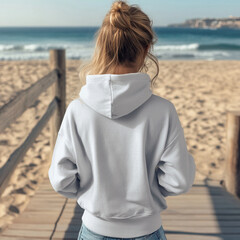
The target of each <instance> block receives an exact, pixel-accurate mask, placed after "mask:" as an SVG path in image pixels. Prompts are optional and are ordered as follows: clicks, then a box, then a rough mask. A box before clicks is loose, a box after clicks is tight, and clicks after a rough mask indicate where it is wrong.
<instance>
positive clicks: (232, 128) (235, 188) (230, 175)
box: [224, 112, 240, 198]
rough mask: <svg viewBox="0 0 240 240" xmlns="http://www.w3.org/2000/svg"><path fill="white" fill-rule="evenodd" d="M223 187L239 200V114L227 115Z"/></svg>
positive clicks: (229, 113)
mask: <svg viewBox="0 0 240 240" xmlns="http://www.w3.org/2000/svg"><path fill="white" fill-rule="evenodd" d="M225 169H226V171H225V179H224V186H225V188H226V190H227V191H228V192H230V193H231V194H233V195H235V196H236V197H238V198H240V112H228V113H227V155H226V166H225Z"/></svg>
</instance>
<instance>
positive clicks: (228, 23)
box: [168, 16, 240, 29]
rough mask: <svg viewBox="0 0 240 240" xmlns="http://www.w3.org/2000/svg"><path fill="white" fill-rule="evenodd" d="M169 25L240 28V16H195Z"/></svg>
mask: <svg viewBox="0 0 240 240" xmlns="http://www.w3.org/2000/svg"><path fill="white" fill-rule="evenodd" d="M168 27H186V28H207V29H218V28H234V29H240V17H233V16H229V17H228V18H193V19H188V20H186V21H185V22H184V23H178V24H177V23H176V24H170V25H168Z"/></svg>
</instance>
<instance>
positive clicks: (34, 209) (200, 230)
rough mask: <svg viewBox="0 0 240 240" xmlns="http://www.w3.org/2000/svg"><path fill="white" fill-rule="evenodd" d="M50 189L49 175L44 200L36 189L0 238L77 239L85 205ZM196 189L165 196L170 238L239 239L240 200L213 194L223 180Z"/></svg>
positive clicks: (164, 218) (166, 227)
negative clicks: (213, 184) (25, 206)
mask: <svg viewBox="0 0 240 240" xmlns="http://www.w3.org/2000/svg"><path fill="white" fill-rule="evenodd" d="M47 182H48V186H47ZM48 189H52V188H51V185H50V183H49V179H46V180H44V181H43V185H42V186H40V187H39V192H40V193H41V194H42V193H43V192H45V193H46V194H44V197H45V203H44V198H41V199H40V196H41V194H39V192H37V194H36V195H34V196H33V197H32V200H31V202H30V204H29V205H28V206H27V208H26V209H25V212H24V213H22V214H21V216H19V217H18V218H16V219H15V220H14V222H13V224H12V225H10V226H9V228H8V229H6V230H5V231H4V232H3V233H2V234H0V239H5V238H7V239H8V238H9V239H11V237H16V239H21V238H25V239H30V238H32V239H39V238H42V239H49V238H48V237H46V235H49V234H50V233H51V236H52V239H77V235H78V232H79V229H80V227H81V224H82V222H81V218H82V214H83V209H81V208H80V207H79V206H78V205H77V202H76V199H67V201H66V198H64V197H63V196H62V195H60V194H58V193H56V192H55V191H54V190H53V189H52V190H51V191H49V190H48ZM197 189H201V191H200V192H199V194H198V195H195V194H191V191H189V192H188V193H186V194H182V195H178V196H174V197H173V196H172V197H168V198H166V201H167V204H168V208H167V209H166V210H164V211H162V212H161V218H162V224H163V228H164V230H165V235H166V237H167V239H168V240H174V239H189V240H190V239H191V240H193V239H194V240H197V239H198V240H203V239H205V240H220V239H224V240H225V239H226V240H239V239H240V238H239V237H240V211H239V203H240V201H236V199H235V198H233V195H232V194H230V193H228V192H226V194H224V195H221V194H220V195H211V193H212V192H213V193H216V194H218V193H221V192H222V191H223V188H222V187H221V186H220V184H219V185H215V186H208V185H205V186H203V185H201V186H198V185H193V188H192V192H196V191H197ZM204 189H205V190H204ZM47 193H48V194H47ZM49 199H53V200H52V201H50V200H49ZM57 199H58V200H57ZM233 199H234V201H233ZM54 201H56V204H55V205H54ZM224 202H225V204H224ZM61 203H62V204H61ZM184 204H185V207H186V208H185V209H184ZM55 224H56V225H55ZM38 232H40V234H38ZM42 232H45V233H44V234H42Z"/></svg>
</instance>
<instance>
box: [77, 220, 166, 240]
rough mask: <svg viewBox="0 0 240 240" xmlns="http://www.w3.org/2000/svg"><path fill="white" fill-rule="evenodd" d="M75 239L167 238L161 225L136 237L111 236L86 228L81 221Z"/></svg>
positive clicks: (123, 239) (160, 239)
mask: <svg viewBox="0 0 240 240" xmlns="http://www.w3.org/2000/svg"><path fill="white" fill-rule="evenodd" d="M77 240H167V238H166V236H165V233H164V229H163V226H161V227H160V228H159V229H158V230H156V231H155V232H153V233H150V234H147V235H144V236H141V237H136V238H113V237H107V236H102V235H99V234H97V233H95V232H92V231H91V230H90V229H88V228H87V227H86V226H85V225H84V224H83V223H82V226H81V229H80V231H79V234H78V238H77Z"/></svg>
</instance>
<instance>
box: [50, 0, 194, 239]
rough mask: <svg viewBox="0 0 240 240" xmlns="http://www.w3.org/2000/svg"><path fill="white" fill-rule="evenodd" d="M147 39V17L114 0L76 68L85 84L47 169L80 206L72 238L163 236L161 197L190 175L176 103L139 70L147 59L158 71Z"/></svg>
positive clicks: (182, 188) (182, 189)
mask: <svg viewBox="0 0 240 240" xmlns="http://www.w3.org/2000/svg"><path fill="white" fill-rule="evenodd" d="M153 44H154V33H153V30H152V28H151V21H150V20H149V18H148V16H147V15H146V14H145V13H143V12H142V11H141V9H140V8H138V7H137V6H129V5H127V4H126V3H125V2H123V1H117V2H114V3H113V5H112V7H111V9H110V11H109V12H108V14H107V15H106V17H105V18H104V20H103V23H102V26H101V28H100V29H99V31H98V33H97V40H96V47H95V52H94V54H93V57H92V59H91V61H90V63H88V64H87V65H86V66H84V67H83V68H82V69H81V72H80V76H81V77H82V76H83V77H84V79H85V76H86V84H85V85H84V86H83V87H82V88H81V91H80V93H79V96H80V98H78V99H74V100H72V101H71V102H70V104H69V105H68V107H67V110H66V112H65V115H64V118H63V121H62V124H61V127H60V129H59V132H58V136H57V140H56V144H55V148H54V151H53V156H52V163H51V166H50V169H49V173H48V174H49V179H50V182H51V184H52V187H53V188H54V190H55V191H56V192H58V193H60V194H62V195H63V196H65V197H67V198H74V199H76V200H77V202H78V204H79V205H80V206H81V208H83V209H84V213H83V216H82V226H81V229H80V232H79V235H78V239H83V240H87V239H90V240H95V239H119V238H121V239H122V238H125V239H138V240H140V239H151V240H154V239H162V240H165V239H166V236H165V234H164V229H163V226H162V220H161V212H162V211H163V210H164V209H166V208H167V204H166V200H165V197H167V196H174V195H179V194H182V193H186V192H187V191H188V190H189V189H190V188H191V186H192V184H193V182H194V177H195V163H194V159H193V158H192V156H191V155H190V154H189V153H188V150H187V146H186V142H185V138H184V133H183V129H182V127H181V123H180V121H179V118H178V115H177V112H176V109H175V107H174V105H173V104H172V103H171V102H170V101H168V100H166V99H164V98H161V97H160V96H157V95H154V94H152V91H151V90H150V83H151V79H150V77H149V75H148V74H146V73H143V72H141V70H142V69H144V68H145V67H146V64H145V59H146V58H149V59H150V60H152V61H153V62H154V63H155V64H156V69H157V74H156V76H155V77H154V78H153V80H155V79H156V77H157V75H158V62H157V59H156V58H155V57H154V56H153V55H152V54H151V53H150V50H151V48H152V46H153ZM153 80H152V81H153Z"/></svg>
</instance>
